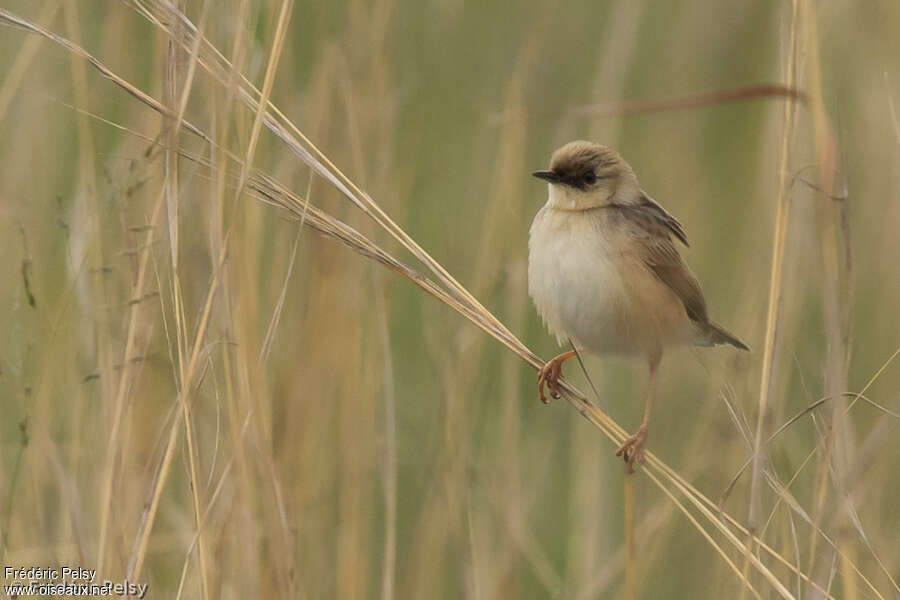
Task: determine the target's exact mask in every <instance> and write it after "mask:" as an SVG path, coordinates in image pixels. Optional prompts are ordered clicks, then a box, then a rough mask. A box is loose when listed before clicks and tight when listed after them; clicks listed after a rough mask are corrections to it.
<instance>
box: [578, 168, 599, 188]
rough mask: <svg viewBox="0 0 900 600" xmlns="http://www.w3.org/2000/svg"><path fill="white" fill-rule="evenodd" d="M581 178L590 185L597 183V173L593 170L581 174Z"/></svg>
mask: <svg viewBox="0 0 900 600" xmlns="http://www.w3.org/2000/svg"><path fill="white" fill-rule="evenodd" d="M581 179H582V181H584V182H585V183H586V184H588V185H594V184H595V183H597V175H596V174H595V173H594V172H593V171H588V172H587V173H585V174H584V175H582V176H581Z"/></svg>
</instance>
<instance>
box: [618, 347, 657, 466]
mask: <svg viewBox="0 0 900 600" xmlns="http://www.w3.org/2000/svg"><path fill="white" fill-rule="evenodd" d="M658 366H659V358H655V359H651V360H650V384H649V387H648V389H647V399H646V403H645V404H644V418H643V419H642V420H641V426H640V427H638V430H637V433H635V434H634V435H633V436H631V437H629V438H628V439H627V440H625V443H624V444H622V445H621V446H619V449H618V450H617V451H616V456H621V457H622V460H624V461H625V464H626V465H627V468H628V472H629V473H634V464H635V463H637V464H639V465H642V464H644V446H646V445H647V425H648V424H649V423H650V404H651V402H652V400H653V387H654V385H653V384H654V381H655V379H656V368H657V367H658Z"/></svg>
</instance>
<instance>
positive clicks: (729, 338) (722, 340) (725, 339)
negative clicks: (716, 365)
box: [706, 321, 750, 350]
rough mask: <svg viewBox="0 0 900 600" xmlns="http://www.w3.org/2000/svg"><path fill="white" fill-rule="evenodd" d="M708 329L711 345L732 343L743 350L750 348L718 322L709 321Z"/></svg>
mask: <svg viewBox="0 0 900 600" xmlns="http://www.w3.org/2000/svg"><path fill="white" fill-rule="evenodd" d="M706 325H707V330H706V333H707V335H708V336H709V338H708V339H709V343H710V345H718V344H731V345H732V346H734V347H735V348H739V349H741V350H750V348H748V347H747V344H745V343H744V342H742V341H741V340H739V339H737V337H736V336H735V335H733V334H732V333H729V332H728V330H726V329H725V328H724V327H722V326H721V325H719V324H717V323H713V322H712V321H709V322H707V323H706Z"/></svg>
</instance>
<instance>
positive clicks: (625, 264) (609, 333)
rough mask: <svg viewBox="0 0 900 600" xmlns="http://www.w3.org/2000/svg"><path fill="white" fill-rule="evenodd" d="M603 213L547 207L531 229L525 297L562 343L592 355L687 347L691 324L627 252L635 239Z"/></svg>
mask: <svg viewBox="0 0 900 600" xmlns="http://www.w3.org/2000/svg"><path fill="white" fill-rule="evenodd" d="M608 214H609V213H608V212H607V211H604V209H595V210H591V211H579V212H575V211H562V210H556V209H552V208H549V207H547V206H544V207H543V208H542V209H541V210H540V211H539V212H538V214H537V215H536V216H535V218H534V222H533V223H532V225H531V234H530V239H529V244H528V247H529V253H528V291H529V294H530V295H531V298H532V300H533V301H534V304H535V307H536V308H537V310H538V313H539V314H540V315H541V318H542V319H543V320H544V323H545V324H546V325H547V328H548V329H549V330H550V332H551V333H552V334H553V335H555V336H556V338H557V341H558V342H560V343H562V342H564V341H565V340H566V338H571V339H572V341H573V342H575V344H576V345H577V346H579V347H581V348H583V349H585V350H588V351H590V352H594V353H609V352H611V353H619V354H643V355H648V354H652V353H655V352H658V351H660V350H661V349H662V347H663V346H665V345H668V344H672V343H679V342H680V341H682V338H684V341H685V342H686V341H687V340H688V338H689V337H690V335H691V327H690V324H689V320H688V318H687V315H686V313H685V311H684V307H683V305H682V304H681V302H680V301H679V300H678V299H677V297H676V296H675V295H674V294H673V293H672V292H671V290H669V289H668V288H667V287H666V286H665V285H664V284H661V283H660V281H659V280H658V279H657V278H656V277H655V276H654V275H653V274H652V273H651V272H650V271H649V270H648V269H647V268H646V267H645V266H644V265H643V263H642V262H641V261H640V260H639V259H638V258H637V256H638V254H637V253H635V252H632V251H631V249H630V248H629V245H630V244H631V243H633V241H632V240H630V239H629V238H627V237H625V236H623V235H622V233H621V228H617V227H614V224H613V223H610V222H609V219H608Z"/></svg>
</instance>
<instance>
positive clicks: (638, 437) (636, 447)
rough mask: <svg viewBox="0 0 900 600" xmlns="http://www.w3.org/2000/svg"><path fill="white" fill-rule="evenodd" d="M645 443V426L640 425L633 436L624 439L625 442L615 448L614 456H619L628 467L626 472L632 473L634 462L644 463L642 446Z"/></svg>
mask: <svg viewBox="0 0 900 600" xmlns="http://www.w3.org/2000/svg"><path fill="white" fill-rule="evenodd" d="M646 445H647V427H646V426H643V425H642V426H641V428H640V429H638V430H637V433H635V434H634V435H633V436H631V437H630V438H628V439H627V440H625V443H624V444H622V445H621V446H619V449H618V450H616V456H621V457H622V460H624V461H625V464H626V465H627V468H628V473H634V464H635V463H637V464H638V465H642V464H644V446H646Z"/></svg>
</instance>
